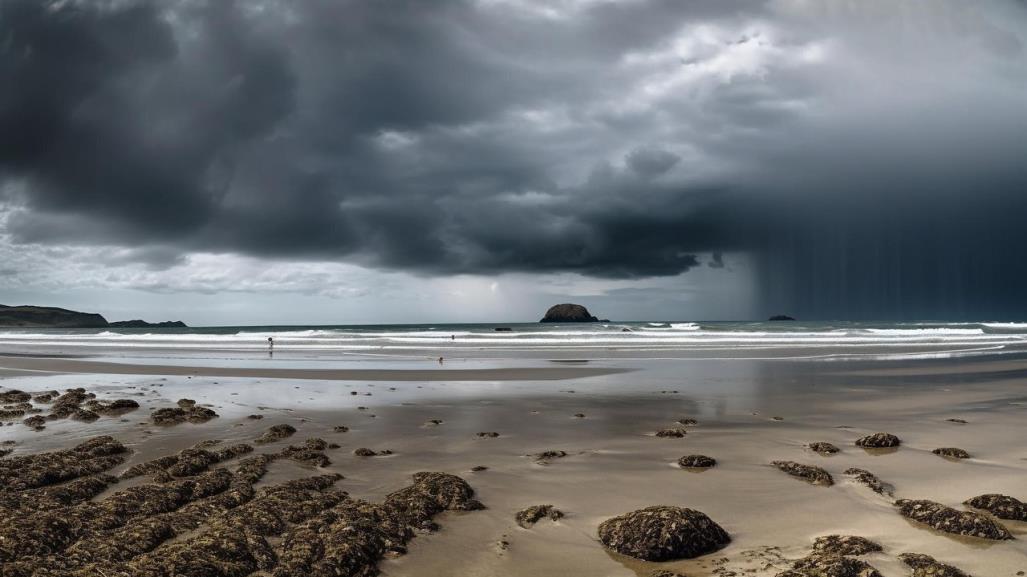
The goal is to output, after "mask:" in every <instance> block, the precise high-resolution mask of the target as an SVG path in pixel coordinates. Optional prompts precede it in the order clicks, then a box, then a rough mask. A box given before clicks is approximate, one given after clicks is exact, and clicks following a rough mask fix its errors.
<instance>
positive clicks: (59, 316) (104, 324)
mask: <svg viewBox="0 0 1027 577" xmlns="http://www.w3.org/2000/svg"><path fill="white" fill-rule="evenodd" d="M0 327H4V328H60V329H102V328H108V327H112V328H132V329H136V328H188V326H187V325H186V324H185V323H183V322H182V321H164V322H159V323H149V322H146V321H144V320H139V319H135V320H130V321H114V322H108V321H107V319H105V318H104V317H103V315H101V314H98V313H84V312H79V311H73V310H69V309H62V308H58V307H41V306H34V305H19V306H7V305H0Z"/></svg>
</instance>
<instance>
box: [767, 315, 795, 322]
mask: <svg viewBox="0 0 1027 577" xmlns="http://www.w3.org/2000/svg"><path fill="white" fill-rule="evenodd" d="M767 320H768V321H794V320H795V319H793V318H792V317H790V316H788V315H774V316H772V317H770V318H769V319H767Z"/></svg>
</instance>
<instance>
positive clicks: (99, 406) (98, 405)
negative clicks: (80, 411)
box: [85, 399, 139, 415]
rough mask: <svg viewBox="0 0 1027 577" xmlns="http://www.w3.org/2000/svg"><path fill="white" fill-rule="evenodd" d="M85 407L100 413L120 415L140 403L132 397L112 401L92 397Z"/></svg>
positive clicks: (135, 407)
mask: <svg viewBox="0 0 1027 577" xmlns="http://www.w3.org/2000/svg"><path fill="white" fill-rule="evenodd" d="M85 408H87V409H89V410H90V411H92V412H94V413H97V414H99V415H120V414H123V413H127V412H129V411H134V410H136V409H138V408H139V403H137V402H136V401H133V400H132V399H115V400H113V401H111V402H109V403H108V402H104V401H98V400H96V399H92V400H90V401H87V402H86V404H85Z"/></svg>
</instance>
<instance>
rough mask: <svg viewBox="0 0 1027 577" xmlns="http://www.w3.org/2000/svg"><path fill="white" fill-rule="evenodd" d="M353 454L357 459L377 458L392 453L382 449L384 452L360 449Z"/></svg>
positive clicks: (365, 448)
mask: <svg viewBox="0 0 1027 577" xmlns="http://www.w3.org/2000/svg"><path fill="white" fill-rule="evenodd" d="M353 454H354V455H356V456H358V457H378V456H382V455H391V454H392V451H390V450H389V449H384V450H381V451H374V450H371V449H368V448H367V447H360V448H359V449H357V450H355V451H353Z"/></svg>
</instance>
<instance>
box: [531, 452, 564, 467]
mask: <svg viewBox="0 0 1027 577" xmlns="http://www.w3.org/2000/svg"><path fill="white" fill-rule="evenodd" d="M566 456H567V453H566V452H565V451H542V452H541V453H538V454H537V455H535V462H536V463H538V464H540V465H547V464H549V461H551V460H553V459H560V458H563V457H566Z"/></svg>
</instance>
